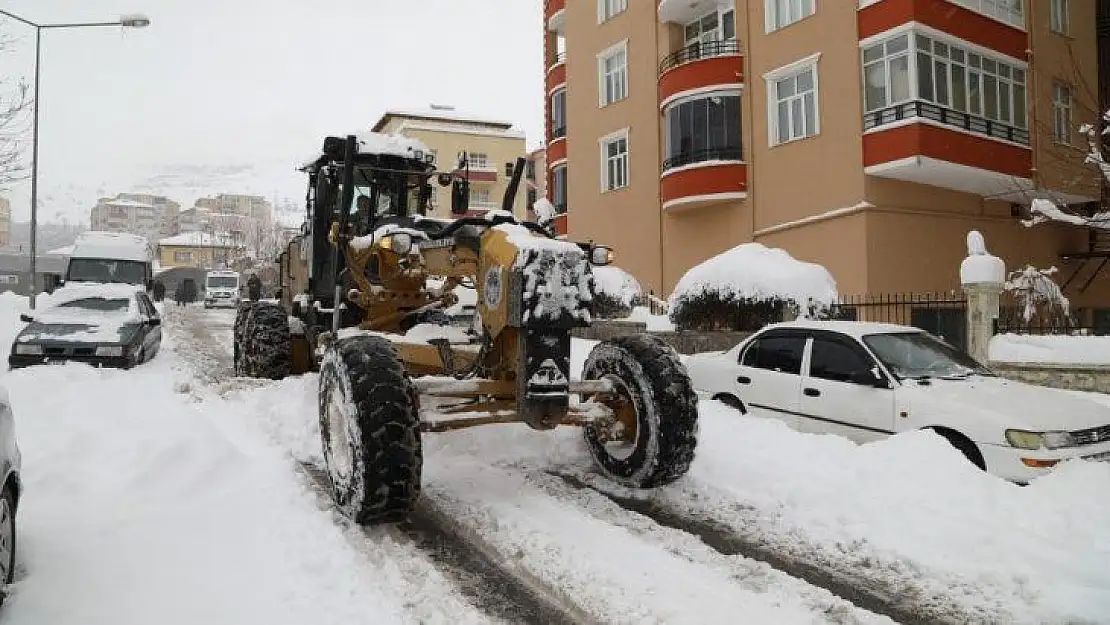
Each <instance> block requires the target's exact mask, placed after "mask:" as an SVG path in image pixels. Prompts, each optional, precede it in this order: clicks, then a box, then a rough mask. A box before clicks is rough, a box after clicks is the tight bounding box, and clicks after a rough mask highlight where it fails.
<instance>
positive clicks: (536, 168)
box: [521, 148, 547, 219]
mask: <svg viewBox="0 0 1110 625" xmlns="http://www.w3.org/2000/svg"><path fill="white" fill-rule="evenodd" d="M546 172H547V150H546V149H545V148H540V149H538V150H533V151H532V152H530V153H529V154H528V162H527V164H526V165H525V169H524V180H523V181H522V182H521V188H523V189H524V201H525V208H526V209H527V211H528V218H529V219H534V218H535V214H534V213H533V212H532V206H533V205H534V204H535V203H536V200H538V199H539V198H541V197H547V173H546Z"/></svg>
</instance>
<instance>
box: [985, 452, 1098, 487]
mask: <svg viewBox="0 0 1110 625" xmlns="http://www.w3.org/2000/svg"><path fill="white" fill-rule="evenodd" d="M979 450H980V451H981V452H982V454H983V460H984V461H985V462H986V464H987V471H988V472H990V473H991V474H993V475H997V476H999V477H1002V478H1005V479H1007V480H1010V481H1013V482H1018V483H1021V484H1027V483H1029V482H1030V481H1032V480H1034V479H1035V478H1038V477H1040V476H1042V475H1047V474H1048V473H1051V472H1052V471H1053V469H1055V468H1056V467H1057V466H1059V463H1061V462H1064V461H1065V460H1073V459H1075V458H1082V459H1085V460H1092V461H1098V462H1110V441H1105V442H1102V443H1096V444H1094V445H1083V446H1082V447H1070V448H1067V449H1037V450H1030V449H1017V448H1015V447H1010V446H1007V445H984V444H980V445H979ZM1030 464H1032V465H1033V466H1030ZM1038 465H1039V466H1038ZM1046 465H1047V466H1046Z"/></svg>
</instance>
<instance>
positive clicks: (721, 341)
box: [572, 321, 751, 354]
mask: <svg viewBox="0 0 1110 625" xmlns="http://www.w3.org/2000/svg"><path fill="white" fill-rule="evenodd" d="M643 332H647V324H645V323H639V322H635V321H597V322H595V323H594V324H593V325H591V326H590V327H588V328H577V329H575V330H574V331H573V332H572V335H573V336H574V337H575V338H580V339H587V340H593V341H607V340H610V339H613V338H616V337H618V336H627V335H629V334H640V333H643ZM650 334H652V335H655V336H657V337H659V338H661V339H663V341H665V342H666V343H667V344H668V345H670V346H671V347H673V348H675V350H676V351H677V352H678V353H680V354H699V353H702V352H716V351H725V350H728V349H732V347H733V346H735V345H736V344H737V343H739V342H740V341H742V340H744V339H745V338H747V337H748V336H749V335H750V334H751V332H658V331H653V332H650Z"/></svg>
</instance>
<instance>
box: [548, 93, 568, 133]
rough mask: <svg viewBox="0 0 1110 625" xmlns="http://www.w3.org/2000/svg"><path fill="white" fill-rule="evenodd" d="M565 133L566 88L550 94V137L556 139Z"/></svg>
mask: <svg viewBox="0 0 1110 625" xmlns="http://www.w3.org/2000/svg"><path fill="white" fill-rule="evenodd" d="M566 134H567V90H566V89H560V90H558V91H556V92H555V93H553V94H551V138H552V139H558V138H560V137H564V136H566Z"/></svg>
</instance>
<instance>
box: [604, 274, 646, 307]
mask: <svg viewBox="0 0 1110 625" xmlns="http://www.w3.org/2000/svg"><path fill="white" fill-rule="evenodd" d="M593 274H594V291H596V292H597V293H603V294H605V295H607V296H609V297H610V298H612V299H614V300H616V301H617V302H620V304H621V305H622V306H625V307H631V306H632V302H633V300H635V299H636V297H637V296H639V295H640V293H641V292H642V289H641V287H640V283H639V281H637V280H636V278H634V277H633V276H632V274H630V273H628V272H627V271H625V270H623V269H621V268H620V267H614V266H612V265H610V266H604V267H594V268H593Z"/></svg>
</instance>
